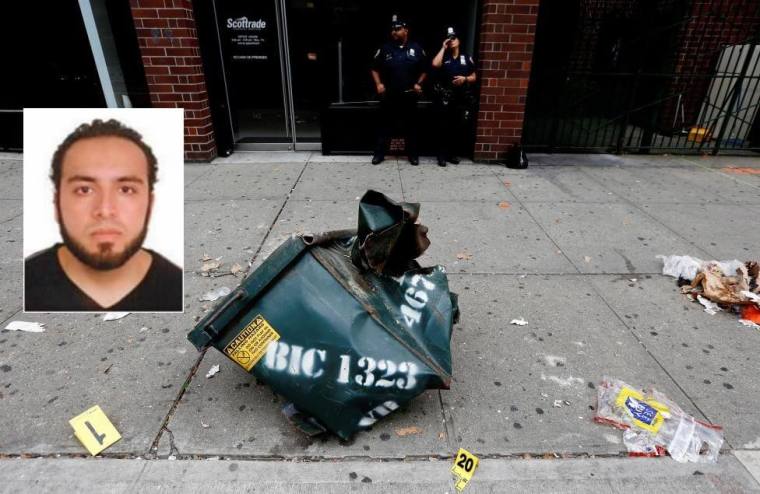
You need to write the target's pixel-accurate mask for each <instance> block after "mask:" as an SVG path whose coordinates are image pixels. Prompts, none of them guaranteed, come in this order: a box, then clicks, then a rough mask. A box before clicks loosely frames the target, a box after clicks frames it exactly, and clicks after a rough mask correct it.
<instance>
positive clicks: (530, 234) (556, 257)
mask: <svg viewBox="0 0 760 494" xmlns="http://www.w3.org/2000/svg"><path fill="white" fill-rule="evenodd" d="M508 202H509V205H508V207H501V206H500V205H499V203H498V202H496V201H489V202H469V201H468V202H423V203H422V207H421V210H420V223H422V224H423V225H426V226H427V227H428V228H429V229H430V232H429V233H428V238H430V241H431V245H430V248H429V249H428V250H427V251H426V252H425V254H424V255H423V256H422V257H421V258H420V259H419V261H420V263H421V264H422V265H423V266H427V265H431V264H442V265H444V266H445V267H446V269H447V270H448V271H449V272H450V273H575V272H577V271H576V269H575V267H574V266H573V265H572V264H570V263H569V262H568V260H567V259H566V258H565V256H564V255H562V253H558V252H557V251H558V249H557V247H556V245H555V244H554V242H552V241H551V239H550V238H549V237H548V236H547V235H546V233H545V232H544V230H543V229H542V228H541V227H540V226H539V225H538V224H536V222H535V221H534V219H533V218H532V217H531V215H530V214H528V212H527V210H526V209H525V208H523V207H521V206H520V205H519V203H517V202H512V201H508ZM468 256H471V257H469V258H468ZM458 257H463V258H462V259H459V258H458Z"/></svg>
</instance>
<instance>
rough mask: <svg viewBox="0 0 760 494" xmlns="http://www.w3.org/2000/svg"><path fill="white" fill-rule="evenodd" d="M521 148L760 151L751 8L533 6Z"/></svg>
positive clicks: (738, 0) (669, 3) (648, 2)
mask: <svg viewBox="0 0 760 494" xmlns="http://www.w3.org/2000/svg"><path fill="white" fill-rule="evenodd" d="M534 50H535V51H534V56H533V67H532V72H531V79H530V86H529V88H528V98H527V104H526V115H525V125H524V129H523V145H524V146H525V148H526V149H529V150H533V151H548V152H552V151H586V152H588V151H607V152H616V153H623V152H627V153H647V152H657V153H671V152H672V153H708V152H709V153H718V151H722V152H731V153H733V154H742V153H744V152H752V151H760V117H759V116H758V115H759V114H760V112H758V109H759V107H760V0H659V1H657V0H572V1H571V0H542V2H541V3H540V8H539V17H538V25H537V32H536V44H535V48H534Z"/></svg>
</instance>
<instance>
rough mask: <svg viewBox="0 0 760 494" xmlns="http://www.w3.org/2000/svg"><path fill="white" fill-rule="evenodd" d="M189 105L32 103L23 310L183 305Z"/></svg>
mask: <svg viewBox="0 0 760 494" xmlns="http://www.w3.org/2000/svg"><path fill="white" fill-rule="evenodd" d="M183 163H184V161H183V110H182V109H174V108H171V109H169V108H114V109H110V108H96V109H83V108H66V109H59V108H55V109H45V108H27V109H25V110H24V173H23V176H24V201H23V204H24V246H23V252H24V311H25V312H103V311H109V312H116V311H119V312H181V311H182V307H183V291H184V285H183V279H184V278H183V275H182V269H183V264H184V173H183Z"/></svg>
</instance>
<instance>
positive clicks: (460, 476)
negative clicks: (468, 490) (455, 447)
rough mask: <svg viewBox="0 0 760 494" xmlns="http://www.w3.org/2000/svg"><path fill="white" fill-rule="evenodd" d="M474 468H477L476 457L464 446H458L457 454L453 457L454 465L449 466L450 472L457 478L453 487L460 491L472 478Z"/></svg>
mask: <svg viewBox="0 0 760 494" xmlns="http://www.w3.org/2000/svg"><path fill="white" fill-rule="evenodd" d="M476 468H478V457H477V456H475V455H474V454H472V453H470V452H469V451H467V450H466V449H464V448H459V451H457V456H456V457H455V458H454V466H453V467H451V473H453V474H454V476H455V477H456V478H457V483H456V484H455V485H454V487H456V489H457V490H458V491H459V492H462V491H463V490H464V488H465V487H466V486H467V483H468V482H469V481H470V479H472V476H473V474H475V469H476Z"/></svg>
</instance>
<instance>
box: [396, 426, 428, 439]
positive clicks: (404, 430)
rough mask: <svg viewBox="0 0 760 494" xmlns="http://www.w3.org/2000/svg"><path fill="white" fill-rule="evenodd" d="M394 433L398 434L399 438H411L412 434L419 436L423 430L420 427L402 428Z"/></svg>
mask: <svg viewBox="0 0 760 494" xmlns="http://www.w3.org/2000/svg"><path fill="white" fill-rule="evenodd" d="M394 432H395V433H396V435H397V436H399V437H404V436H410V435H412V434H419V433H420V432H422V429H420V428H419V427H414V426H412V427H402V428H400V429H396V430H395V431H394Z"/></svg>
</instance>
